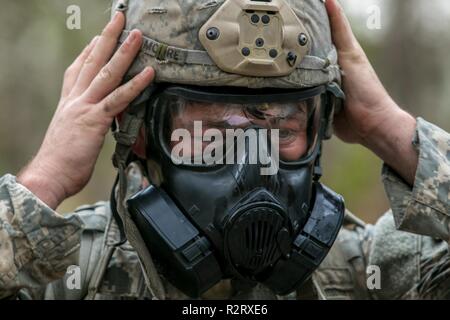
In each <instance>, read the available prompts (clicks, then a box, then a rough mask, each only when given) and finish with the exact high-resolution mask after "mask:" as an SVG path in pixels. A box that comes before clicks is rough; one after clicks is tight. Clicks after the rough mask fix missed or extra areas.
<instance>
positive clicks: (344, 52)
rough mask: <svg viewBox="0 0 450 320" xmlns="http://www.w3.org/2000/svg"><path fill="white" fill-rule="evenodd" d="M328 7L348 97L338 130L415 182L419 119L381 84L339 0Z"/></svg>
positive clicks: (338, 119) (342, 136)
mask: <svg viewBox="0 0 450 320" xmlns="http://www.w3.org/2000/svg"><path fill="white" fill-rule="evenodd" d="M326 6H327V10H328V15H329V17H330V24H331V29H332V35H333V42H334V44H335V46H336V48H337V50H338V56H339V64H340V66H341V68H342V70H343V78H342V81H343V83H342V85H343V89H344V92H345V94H346V97H347V98H346V101H345V106H344V108H343V110H342V111H341V112H340V113H339V114H338V115H336V117H335V121H334V127H335V133H336V135H337V136H338V137H339V138H340V139H342V140H343V141H345V142H349V143H359V144H362V145H364V146H366V147H367V148H369V149H370V150H372V151H373V152H375V153H376V154H377V155H378V156H379V157H380V158H381V159H383V160H384V161H385V162H386V163H388V164H389V165H390V166H391V167H393V168H394V169H395V170H396V171H397V172H398V173H399V174H401V175H402V177H403V178H404V179H405V180H406V181H407V182H409V183H411V184H412V182H413V181H414V176H415V171H416V168H417V162H418V157H417V153H416V152H415V150H414V149H413V147H412V144H411V141H412V138H413V136H414V131H415V127H416V120H415V119H414V118H413V117H412V116H411V115H409V114H408V113H407V112H405V111H404V110H402V109H401V108H400V107H399V106H398V105H397V104H396V103H395V102H394V101H393V99H392V98H391V97H390V96H389V94H388V93H387V91H386V89H385V88H384V87H383V85H382V84H381V82H380V80H379V78H378V76H377V74H376V73H375V71H374V69H373V68H372V66H371V64H370V62H369V59H368V58H367V56H366V54H365V53H364V50H363V49H362V48H361V46H360V44H359V43H358V41H357V40H356V38H355V36H354V34H353V32H352V29H351V27H350V23H349V21H348V20H347V18H346V16H345V13H344V11H343V9H342V7H341V6H340V4H339V3H338V1H337V0H327V1H326Z"/></svg>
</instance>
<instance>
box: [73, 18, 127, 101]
mask: <svg viewBox="0 0 450 320" xmlns="http://www.w3.org/2000/svg"><path fill="white" fill-rule="evenodd" d="M124 26H125V16H124V14H123V13H122V12H117V13H116V15H115V16H114V18H113V19H112V20H111V22H110V23H108V25H107V26H106V27H105V29H103V32H102V34H101V36H100V38H99V39H98V41H97V44H96V46H95V47H94V49H93V50H92V52H91V54H90V55H89V56H88V58H87V59H86V61H85V62H84V65H83V67H82V69H81V72H80V75H79V76H78V79H77V82H76V84H75V87H74V90H73V92H72V94H74V95H81V94H82V93H83V92H84V91H85V90H86V89H87V88H88V87H89V86H90V84H91V82H92V80H93V79H94V78H95V77H96V76H97V74H98V73H99V71H100V70H101V69H102V68H103V66H104V65H105V64H106V63H107V62H108V60H109V59H110V58H111V56H112V54H113V52H114V50H115V48H116V47H117V40H118V38H119V36H120V34H121V33H122V30H123V28H124Z"/></svg>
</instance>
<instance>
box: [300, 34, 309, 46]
mask: <svg viewBox="0 0 450 320" xmlns="http://www.w3.org/2000/svg"><path fill="white" fill-rule="evenodd" d="M298 43H299V44H300V45H301V46H302V47H304V46H306V45H307V44H308V37H307V36H306V34H304V33H300V35H299V36H298Z"/></svg>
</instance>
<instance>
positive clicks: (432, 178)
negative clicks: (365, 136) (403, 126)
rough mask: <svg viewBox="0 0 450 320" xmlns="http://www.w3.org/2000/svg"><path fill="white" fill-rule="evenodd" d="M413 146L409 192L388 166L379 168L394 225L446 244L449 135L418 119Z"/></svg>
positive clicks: (449, 212)
mask: <svg viewBox="0 0 450 320" xmlns="http://www.w3.org/2000/svg"><path fill="white" fill-rule="evenodd" d="M413 145H414V146H415V148H416V149H417V151H418V154H419V165H418V168H417V172H416V178H415V182H414V186H413V187H412V189H411V187H410V186H409V185H407V184H406V183H405V182H404V181H403V180H402V179H401V178H400V177H399V176H398V175H397V174H396V173H395V172H394V171H393V170H392V169H390V168H389V167H388V166H385V167H384V168H383V182H384V185H385V189H386V192H387V195H388V198H389V201H390V204H391V208H392V211H393V214H394V220H395V225H396V227H397V228H398V229H400V230H403V231H409V232H413V233H417V234H421V235H427V236H430V237H433V238H439V239H442V240H445V241H447V242H450V134H449V133H447V132H445V131H444V130H442V129H440V128H438V127H436V126H434V125H433V124H431V123H429V122H426V121H425V120H423V119H421V118H419V119H418V120H417V128H416V135H415V137H414V140H413Z"/></svg>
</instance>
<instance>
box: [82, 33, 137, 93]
mask: <svg viewBox="0 0 450 320" xmlns="http://www.w3.org/2000/svg"><path fill="white" fill-rule="evenodd" d="M141 44H142V33H141V31H139V30H133V31H132V32H131V33H130V35H129V36H128V38H127V39H126V40H125V42H124V43H123V44H122V46H121V47H120V48H119V50H117V52H116V53H115V54H114V56H113V57H112V59H111V60H110V61H109V62H108V64H107V65H106V66H104V67H103V69H102V70H101V71H100V73H99V74H98V75H97V76H96V77H95V79H94V80H93V81H92V83H91V85H90V87H89V88H88V89H87V91H86V92H85V95H86V98H87V99H88V100H89V101H100V100H101V99H103V98H104V97H106V96H107V95H108V94H110V93H111V92H112V91H113V90H114V89H116V88H117V86H119V85H120V83H121V82H122V78H123V76H124V75H125V73H126V72H127V70H128V69H129V68H130V65H131V63H132V62H133V60H134V59H135V58H136V55H137V53H138V52H139V49H140V47H141Z"/></svg>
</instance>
